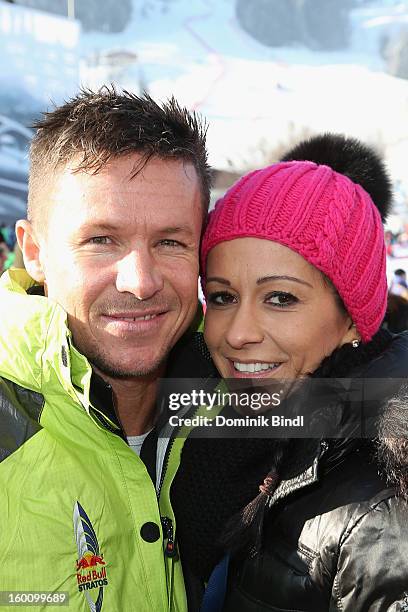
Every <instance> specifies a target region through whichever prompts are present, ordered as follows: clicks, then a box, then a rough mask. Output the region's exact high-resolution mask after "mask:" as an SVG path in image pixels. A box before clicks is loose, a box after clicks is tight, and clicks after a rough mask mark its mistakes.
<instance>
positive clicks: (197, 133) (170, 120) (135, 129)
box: [28, 86, 211, 222]
mask: <svg viewBox="0 0 408 612" xmlns="http://www.w3.org/2000/svg"><path fill="white" fill-rule="evenodd" d="M33 127H34V128H36V129H37V132H36V135H35V136H34V138H33V140H32V143H31V148H30V162H31V168H30V178H29V195H28V219H29V220H30V221H32V222H33V221H35V220H36V214H37V211H38V208H39V205H38V204H37V203H38V202H39V201H40V197H39V196H40V193H41V189H42V188H43V186H44V184H46V183H47V177H49V178H50V173H52V172H54V171H55V170H56V169H58V168H59V167H63V166H65V165H66V164H67V163H68V162H70V161H72V160H73V159H74V158H75V159H76V160H77V161H76V163H75V172H77V171H81V170H82V171H85V172H89V173H91V174H97V173H98V172H99V171H100V170H101V169H102V168H103V167H104V166H105V164H107V163H108V162H109V161H110V160H111V159H114V158H117V157H120V156H122V155H126V154H131V153H139V154H141V162H140V164H138V165H137V167H136V168H135V171H134V175H136V174H137V173H138V172H139V171H140V170H142V169H143V167H144V166H145V165H146V163H147V162H148V161H149V159H150V158H153V157H158V158H161V159H175V160H183V161H186V162H190V163H192V164H193V166H194V167H195V170H196V172H197V175H198V178H199V180H200V183H201V192H202V203H203V210H204V212H206V211H207V209H208V205H209V200H210V189H211V172H210V168H209V166H208V163H207V151H206V132H207V125H206V123H205V122H203V121H202V120H201V119H200V118H199V116H197V114H196V113H194V112H189V111H188V110H187V109H185V108H182V107H181V106H180V105H179V104H178V103H177V101H176V100H175V99H174V98H173V97H172V98H170V99H169V100H168V101H167V102H165V103H163V104H161V105H160V104H158V103H157V102H155V101H154V100H153V99H152V98H151V97H150V96H149V95H148V94H146V93H144V94H142V95H141V96H137V95H134V94H132V93H129V92H128V91H121V92H118V91H117V90H116V89H115V87H114V86H111V87H106V86H105V87H102V88H101V89H100V90H99V91H97V92H94V91H91V90H89V89H83V90H81V91H80V93H79V94H78V95H77V96H75V97H73V98H72V99H70V100H68V101H67V102H66V103H65V104H63V105H62V106H59V107H57V108H55V109H54V110H53V111H51V112H47V113H44V117H43V118H42V119H41V120H40V121H38V122H37V123H36V124H35V125H34V126H33Z"/></svg>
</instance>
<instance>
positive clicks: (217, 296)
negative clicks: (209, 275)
mask: <svg viewBox="0 0 408 612" xmlns="http://www.w3.org/2000/svg"><path fill="white" fill-rule="evenodd" d="M207 303H208V304H212V305H213V306H228V304H235V303H236V297H235V296H234V295H232V293H228V291H217V292H214V293H209V294H208V295H207Z"/></svg>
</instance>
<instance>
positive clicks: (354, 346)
mask: <svg viewBox="0 0 408 612" xmlns="http://www.w3.org/2000/svg"><path fill="white" fill-rule="evenodd" d="M351 346H352V347H353V348H358V347H359V346H360V340H357V339H356V340H353V342H352V343H351Z"/></svg>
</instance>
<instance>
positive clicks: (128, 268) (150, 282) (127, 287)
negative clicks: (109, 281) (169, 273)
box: [116, 249, 164, 300]
mask: <svg viewBox="0 0 408 612" xmlns="http://www.w3.org/2000/svg"><path fill="white" fill-rule="evenodd" d="M163 286H164V279H163V275H162V273H161V271H160V268H159V266H158V265H157V262H156V261H155V260H154V258H153V257H152V256H151V254H150V253H149V251H148V250H147V249H138V250H137V251H136V250H133V251H131V252H130V253H128V254H127V255H126V256H125V257H123V258H122V259H121V260H120V261H119V263H118V266H117V277H116V288H117V290H118V291H120V292H123V293H125V292H126V293H132V294H133V295H134V296H135V297H137V298H138V299H139V300H147V299H149V298H151V297H153V296H154V295H155V294H156V293H158V292H159V291H161V290H162V289H163Z"/></svg>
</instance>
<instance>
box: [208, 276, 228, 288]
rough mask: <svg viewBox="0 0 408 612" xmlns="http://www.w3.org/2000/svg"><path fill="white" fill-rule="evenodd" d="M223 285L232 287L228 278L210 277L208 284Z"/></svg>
mask: <svg viewBox="0 0 408 612" xmlns="http://www.w3.org/2000/svg"><path fill="white" fill-rule="evenodd" d="M211 282H213V283H221V285H227V286H228V287H230V286H231V283H230V282H229V281H228V280H227V279H226V278H221V277H220V276H208V277H207V283H211Z"/></svg>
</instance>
